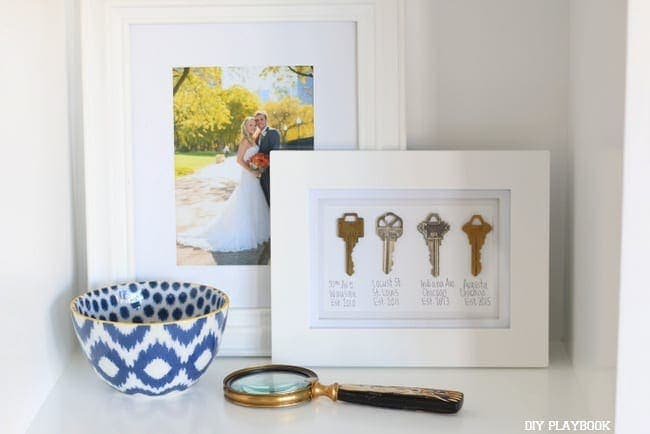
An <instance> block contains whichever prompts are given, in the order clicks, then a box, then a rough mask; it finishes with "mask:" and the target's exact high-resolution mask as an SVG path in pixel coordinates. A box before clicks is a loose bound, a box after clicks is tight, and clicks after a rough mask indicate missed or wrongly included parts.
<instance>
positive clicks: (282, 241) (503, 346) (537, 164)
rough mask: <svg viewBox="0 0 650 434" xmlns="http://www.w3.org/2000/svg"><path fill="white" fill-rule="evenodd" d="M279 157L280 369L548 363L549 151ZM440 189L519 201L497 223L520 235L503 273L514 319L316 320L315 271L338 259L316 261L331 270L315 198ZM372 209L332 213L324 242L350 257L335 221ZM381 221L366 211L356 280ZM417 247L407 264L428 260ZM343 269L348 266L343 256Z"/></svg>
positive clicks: (351, 204)
mask: <svg viewBox="0 0 650 434" xmlns="http://www.w3.org/2000/svg"><path fill="white" fill-rule="evenodd" d="M271 159H272V164H273V165H274V166H273V167H274V172H273V175H272V177H273V181H272V184H271V189H272V192H271V194H272V195H274V198H275V199H274V200H275V204H274V207H273V208H272V210H271V233H272V237H273V244H272V257H273V258H274V259H273V274H272V276H271V289H272V312H273V316H272V325H273V327H272V332H273V337H272V349H273V361H274V363H290V364H299V365H307V366H477V367H478V366H484V367H498V366H501V367H503V366H508V367H543V366H547V365H548V269H549V154H548V152H544V151H540V152H537V151H534V152H517V151H493V152H489V151H488V152H480V151H410V152H346V151H314V152H313V153H300V154H297V153H293V154H292V153H289V152H276V153H274V154H273V155H272V158H271ZM431 190H436V191H438V192H441V193H443V194H444V193H445V192H448V193H450V194H456V195H458V197H459V198H462V197H464V195H463V194H461V193H463V192H468V191H469V192H470V193H471V194H472V195H473V197H478V196H476V192H477V191H487V192H488V193H489V194H493V193H492V192H503V191H506V192H508V195H507V199H505V198H506V196H502V198H504V200H506V201H507V202H508V208H509V212H508V211H504V212H508V213H509V215H508V216H507V217H508V218H506V219H495V220H494V221H493V224H495V226H496V224H499V225H502V226H506V227H503V228H496V227H495V230H496V231H495V232H494V233H495V234H496V233H497V231H498V232H500V233H504V231H507V232H508V233H509V236H508V238H501V241H500V242H499V243H500V245H501V246H502V247H501V248H500V250H503V248H506V249H507V251H508V252H509V254H508V255H507V256H504V257H502V258H505V259H504V260H505V261H506V262H508V263H507V264H504V265H506V267H504V268H503V270H505V272H504V273H501V283H500V284H499V285H500V286H501V287H502V288H501V289H502V290H504V291H508V292H509V294H508V296H509V297H508V298H507V303H508V305H507V306H506V312H502V313H500V314H499V316H500V317H503V318H504V319H506V320H507V321H505V322H503V323H500V324H499V323H494V324H488V325H487V327H484V325H485V324H483V325H481V324H479V323H476V322H471V321H468V322H467V323H465V325H463V323H462V321H461V322H460V323H455V324H448V325H445V323H444V322H443V323H439V324H438V325H437V326H436V325H431V324H427V323H426V322H424V323H420V324H417V323H416V322H415V320H416V319H417V318H413V319H414V321H412V322H408V321H405V320H407V319H408V317H401V318H400V321H401V322H400V323H391V322H390V321H388V320H386V321H384V320H382V321H383V322H379V323H378V324H373V323H368V321H367V318H366V317H362V316H361V314H362V313H363V312H361V313H360V314H359V316H358V319H360V320H365V321H366V322H362V323H360V324H359V326H356V327H355V326H354V325H350V323H349V322H342V323H340V324H341V325H337V324H338V323H337V322H334V321H332V322H330V323H326V324H325V327H322V326H319V325H318V324H317V323H315V322H314V313H318V312H315V310H314V308H313V307H314V301H315V300H314V294H315V292H314V291H313V287H314V276H313V274H312V273H313V272H314V270H319V269H320V268H319V267H320V266H321V265H322V264H324V263H328V262H331V261H330V259H331V258H327V257H326V258H316V260H317V261H319V262H317V263H316V264H315V263H314V251H315V250H314V249H317V248H319V244H321V242H320V241H318V240H319V238H318V237H314V236H313V235H314V234H313V233H312V230H313V225H314V224H316V225H319V224H320V225H321V227H322V222H321V223H318V222H317V221H316V219H315V218H314V216H315V213H314V206H313V196H314V194H313V193H314V192H318V191H327V192H332V191H334V192H338V193H337V194H336V195H335V196H336V197H339V198H341V197H344V198H345V197H347V192H354V194H355V195H356V192H358V191H362V192H365V194H366V197H367V198H368V199H375V198H381V197H382V194H383V192H385V191H407V192H408V191H411V192H414V196H418V195H420V193H421V192H423V191H424V192H426V191H431ZM373 192H376V193H377V194H373ZM459 192H460V193H459ZM470 197H471V196H470ZM495 197H498V194H497V195H496V196H495ZM411 199H413V198H411ZM415 199H417V197H415ZM499 200H501V199H499ZM392 203H393V204H395V202H394V201H393V202H392ZM436 203H439V202H432V206H431V208H434V209H435V207H436V205H435V204H436ZM364 204H365V205H364ZM371 205H372V204H371ZM415 205H417V203H416V204H415ZM364 206H368V204H367V202H364V199H363V198H360V197H357V196H354V195H353V196H352V199H346V202H345V208H341V209H338V210H337V213H335V214H332V213H330V214H329V215H328V214H321V215H320V216H321V217H319V218H321V219H322V216H323V215H325V216H326V217H327V219H328V222H326V223H328V224H329V229H327V230H326V231H325V232H326V233H325V235H324V236H325V237H329V238H331V239H332V240H333V242H335V243H336V245H338V246H340V251H341V252H342V251H343V243H342V241H341V240H338V239H337V237H336V230H334V226H333V224H331V223H333V220H334V219H335V216H337V215H339V214H340V213H341V212H342V211H343V210H344V209H345V210H346V211H345V212H348V211H357V209H359V208H362V207H364ZM406 206H413V203H411V202H409V203H406V204H405V207H404V213H406V212H407V211H406ZM355 207H356V208H355ZM472 209H473V206H472V205H471V204H470V207H469V208H468V209H467V210H465V211H468V212H469V214H468V215H471V214H472V212H473V211H472ZM501 209H503V210H506V208H501ZM398 213H399V212H398ZM370 215H371V214H368V213H366V215H365V217H366V223H365V225H366V228H365V236H364V239H363V241H360V242H359V246H358V247H355V249H358V251H357V252H355V254H354V255H356V256H353V257H355V263H356V261H358V266H359V270H358V271H354V273H355V274H356V273H363V272H364V270H362V269H361V268H362V267H364V266H366V265H367V264H364V263H363V262H362V261H364V258H363V255H364V252H363V249H364V248H365V247H364V246H363V245H362V242H365V243H366V244H367V240H368V239H369V238H372V237H374V236H375V234H374V232H375V227H374V221H373V220H371V219H370V218H369V217H370ZM494 215H495V216H496V215H497V214H496V213H495V214H494ZM496 220H498V223H497V221H496ZM405 221H406V220H405ZM460 221H464V220H460ZM411 223H412V222H411ZM411 223H410V224H409V228H407V227H406V226H405V227H404V231H407V230H412V229H413V228H412V227H411V226H412V224H411ZM455 230H456V234H459V235H461V236H462V235H463V234H462V232H461V231H460V229H459V227H458V225H456V228H455ZM416 236H417V234H416ZM451 236H452V235H448V236H447V237H446V240H447V241H445V242H444V243H443V246H444V248H445V249H448V250H447V251H448V252H449V249H450V243H453V242H454V241H452V239H451ZM314 240H316V241H314ZM463 240H464V243H467V237H463V238H462V239H461V238H458V239H457V241H459V242H460V241H463ZM418 241H419V242H421V241H422V240H419V239H418ZM398 242H399V241H398ZM445 243H447V244H445ZM375 244H376V245H380V244H379V243H375ZM414 245H415V244H414ZM486 245H487V244H486ZM398 246H399V244H398ZM416 247H417V246H416ZM465 247H467V244H465ZM325 251H327V250H325ZM329 251H330V252H332V251H334V250H332V249H330V250H329ZM413 251H415V252H416V253H408V252H407V253H402V257H401V258H400V260H401V261H402V262H404V261H406V262H418V261H420V259H422V258H423V256H422V254H421V253H422V252H420V253H417V252H418V251H417V250H411V252H413ZM366 252H367V253H369V254H370V255H371V256H373V258H374V257H375V256H376V255H374V253H377V254H379V253H380V252H381V247H379V248H375V249H366ZM493 252H494V249H493ZM485 253H486V255H487V254H488V252H485ZM403 255H406V256H403ZM409 255H410V256H409ZM456 258H458V256H456ZM495 258H496V255H493V254H492V255H491V258H487V257H486V258H485V261H489V260H492V259H495ZM373 261H374V259H373ZM373 261H371V262H372V263H376V261H374V262H373ZM334 263H335V265H336V264H340V268H341V269H342V268H343V262H342V260H341V258H340V257H339V258H337V259H336V261H334ZM330 268H331V267H330ZM377 268H378V265H377ZM355 269H356V267H355ZM425 273H426V268H425ZM341 274H342V273H341ZM379 274H381V273H379ZM403 277H404V276H403ZM507 280H509V281H507ZM368 281H369V279H367V278H366V282H368ZM363 286H364V282H361V286H359V285H357V283H354V285H351V287H353V289H354V290H355V291H356V295H351V296H350V297H357V298H356V300H357V301H359V300H361V298H362V297H360V295H359V294H361V293H362V292H364V291H365V294H366V298H368V297H372V293H371V292H370V289H369V286H368V284H367V283H366V284H365V286H366V287H365V288H364V287H363ZM414 286H415V285H414ZM414 286H411V287H410V288H404V291H406V290H407V289H408V290H410V291H411V292H413V291H414V290H415V291H417V290H419V288H418V287H417V286H415V287H414ZM503 300H506V299H505V298H504V299H503ZM328 301H329V300H328ZM339 312H340V310H339ZM407 315H408V313H407ZM329 318H331V317H329ZM352 319H355V318H352Z"/></svg>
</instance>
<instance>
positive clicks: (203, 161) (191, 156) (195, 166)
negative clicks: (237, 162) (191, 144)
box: [174, 151, 216, 178]
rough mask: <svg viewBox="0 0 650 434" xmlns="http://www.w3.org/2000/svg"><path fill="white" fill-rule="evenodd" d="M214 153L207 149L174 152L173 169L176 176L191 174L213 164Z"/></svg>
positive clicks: (214, 160)
mask: <svg viewBox="0 0 650 434" xmlns="http://www.w3.org/2000/svg"><path fill="white" fill-rule="evenodd" d="M215 162H216V153H215V152H209V151H206V152H204V151H194V152H177V153H176V154H174V169H175V170H174V171H175V176H176V178H180V177H181V176H187V175H191V174H192V173H194V172H196V171H197V170H199V169H202V168H204V167H205V166H209V165H210V164H214V163H215Z"/></svg>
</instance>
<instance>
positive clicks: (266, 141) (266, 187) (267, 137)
mask: <svg viewBox="0 0 650 434" xmlns="http://www.w3.org/2000/svg"><path fill="white" fill-rule="evenodd" d="M259 144H260V152H264V153H265V154H268V153H270V152H271V151H273V150H274V149H280V132H279V131H278V130H276V129H275V128H271V127H269V128H268V129H267V130H266V134H264V135H263V136H260V138H259ZM270 180H271V166H269V167H268V168H267V169H266V170H265V171H264V172H262V176H261V177H260V184H262V191H264V197H265V198H266V203H268V204H269V205H271V191H270V187H271V185H270Z"/></svg>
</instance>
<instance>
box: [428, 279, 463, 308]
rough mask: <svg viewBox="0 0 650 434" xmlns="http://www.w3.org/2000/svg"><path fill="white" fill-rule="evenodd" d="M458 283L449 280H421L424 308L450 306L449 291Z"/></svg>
mask: <svg viewBox="0 0 650 434" xmlns="http://www.w3.org/2000/svg"><path fill="white" fill-rule="evenodd" d="M455 285H456V283H455V282H454V281H453V280H449V279H444V280H442V279H424V280H420V289H421V298H420V303H421V304H422V306H449V293H448V290H449V289H453V288H454V286H455Z"/></svg>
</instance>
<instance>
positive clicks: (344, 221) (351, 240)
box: [336, 212, 363, 276]
mask: <svg viewBox="0 0 650 434" xmlns="http://www.w3.org/2000/svg"><path fill="white" fill-rule="evenodd" d="M336 221H337V223H338V234H337V235H338V237H339V238H343V241H345V272H346V273H347V275H348V276H352V274H354V262H353V261H352V249H354V246H356V245H357V242H358V241H359V238H363V218H361V217H359V215H358V214H357V213H356V212H346V213H345V214H343V217H340V218H338V219H337V220H336Z"/></svg>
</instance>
